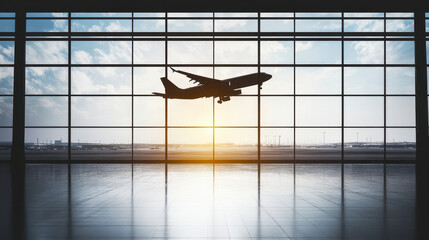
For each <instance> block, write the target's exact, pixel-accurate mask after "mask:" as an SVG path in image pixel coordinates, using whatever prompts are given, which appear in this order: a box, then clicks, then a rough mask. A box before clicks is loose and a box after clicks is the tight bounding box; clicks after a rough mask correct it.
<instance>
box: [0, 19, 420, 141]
mask: <svg viewBox="0 0 429 240" xmlns="http://www.w3.org/2000/svg"><path fill="white" fill-rule="evenodd" d="M304 15H305V14H304ZM304 15H303V16H304ZM57 16H63V15H61V13H58V14H57ZM74 16H79V14H75V15H74ZM112 16H116V15H112ZM124 16H125V15H124ZM126 16H128V15H126ZM219 16H220V15H219ZM209 17H211V15H210V16H209ZM167 24H168V29H169V31H176V32H181V31H187V32H190V31H195V32H212V31H213V25H212V24H213V21H212V20H207V21H206V20H198V21H191V20H186V19H183V20H182V19H174V20H171V19H170V20H168V23H167ZM9 25H10V24H9ZM9 25H8V23H7V22H4V21H3V20H0V29H2V30H1V31H6V30H7V26H9ZM3 26H4V27H3ZM386 27H387V28H386V29H387V31H390V32H396V31H401V32H407V31H413V27H414V26H413V21H412V20H388V21H387V26H386ZM5 29H6V30H5ZM164 29H165V21H164V20H136V21H135V22H134V31H136V32H138V31H142V32H147V31H150V32H156V31H160V32H162V31H164ZM71 30H72V31H73V32H100V31H107V32H130V31H132V29H131V20H126V19H125V20H106V19H102V20H72V23H71ZM214 30H215V31H216V32H235V31H244V32H251V31H257V22H256V20H243V19H239V20H216V23H215V27H214ZM344 30H345V31H346V32H362V31H371V32H383V31H384V25H383V20H357V19H356V20H355V19H350V20H346V21H345V22H344ZM27 31H29V32H31V31H42V32H64V31H68V24H67V20H29V21H27ZM261 31H268V32H272V31H286V32H292V31H293V22H292V20H262V21H261ZM296 31H297V32H308V31H322V32H339V31H341V20H318V21H315V20H297V21H296ZM67 44H68V43H67V41H45V42H42V41H28V42H27V47H26V53H27V55H26V62H27V64H67V61H68V45H67ZM164 44H165V43H164V41H135V42H134V46H133V47H134V52H132V48H131V45H132V43H131V42H130V41H108V40H106V41H73V42H72V44H71V62H72V64H131V63H132V62H131V61H132V54H133V56H134V63H135V64H164V63H165V59H164V57H165V52H164V51H165V45H164ZM383 44H384V43H383V41H379V42H378V41H377V42H371V41H365V39H363V40H362V41H345V42H344V63H346V64H383V63H384V51H383ZM257 46H258V44H257V42H256V41H216V42H215V43H214V44H213V41H212V40H209V41H170V42H168V48H167V51H168V59H167V62H168V63H169V64H213V57H214V63H215V64H256V63H257V62H258V61H257V56H258V54H257ZM213 48H214V51H213ZM294 48H295V49H296V63H297V64H298V65H299V64H340V63H341V42H340V41H297V42H296V46H294V43H293V41H262V42H261V63H262V64H293V62H294V59H293V56H294V53H293V50H294ZM13 49H14V46H13V42H10V41H1V42H0V64H11V63H13V52H14V51H13ZM213 54H214V56H213ZM386 56H387V63H389V64H414V44H413V42H412V41H387V43H386ZM178 69H180V70H183V71H189V72H192V73H195V74H199V75H203V76H207V77H213V71H214V77H215V78H216V79H226V78H230V77H235V76H239V75H243V74H250V73H255V72H257V68H254V67H216V68H215V69H214V70H213V69H212V68H210V67H180V68H178ZM261 71H263V72H267V73H269V74H271V75H273V78H272V79H271V80H269V81H268V82H266V83H264V85H263V88H262V90H261V94H293V93H294V81H293V76H294V69H293V68H292V67H261ZM295 74H296V87H295V93H296V94H297V95H305V94H316V95H321V96H317V97H309V96H297V97H296V99H295V101H296V102H295V104H296V109H295V112H296V116H295V120H296V125H297V126H300V127H305V126H317V127H320V129H319V128H316V129H297V138H296V139H297V144H307V143H308V144H315V143H316V144H317V143H321V141H323V140H322V139H323V136H322V135H325V142H327V143H336V142H339V141H340V140H341V137H339V136H338V131H340V130H339V129H326V128H323V127H325V126H329V127H332V126H339V127H340V126H341V114H342V112H341V97H340V96H326V95H335V94H341V89H342V86H341V74H342V73H341V68H340V67H304V66H297V67H296V68H295ZM164 76H165V69H164V67H135V68H134V69H132V68H130V67H73V68H72V69H71V93H72V94H118V95H121V94H131V93H132V88H131V86H132V85H134V94H151V93H152V92H164V89H163V86H162V84H161V82H160V77H164ZM167 76H168V78H169V79H170V80H171V81H172V82H173V83H175V84H176V85H177V86H179V87H181V88H186V87H190V86H193V84H192V83H190V82H188V80H187V78H186V77H184V76H183V75H180V74H178V73H173V72H172V71H171V70H170V69H168V71H167ZM414 76H415V73H414V68H412V67H388V68H387V69H386V91H387V93H388V94H414ZM132 77H134V83H132ZM67 78H68V72H67V68H66V67H28V68H27V69H26V93H27V94H67V92H68V79H67ZM12 83H13V68H10V67H0V94H11V93H12V85H13V84H12ZM383 84H384V68H383V67H345V68H344V92H345V94H368V95H374V94H383V92H384V86H383ZM242 92H243V94H257V87H256V86H253V87H249V88H245V89H243V90H242ZM323 95H325V96H323ZM131 103H132V98H131V97H127V96H115V97H104V96H103V97H101V96H100V97H77V96H76V97H72V108H71V113H72V116H71V117H72V126H130V125H131V124H132V117H131V116H132V111H133V109H131ZM293 103H294V100H293V97H289V96H283V97H268V96H265V97H264V96H262V97H261V126H283V127H292V126H293V123H294V116H293V113H294V109H293V106H294V104H293ZM344 104H345V105H344V118H345V126H350V127H353V126H380V127H382V126H383V122H384V116H383V109H384V102H383V97H377V96H373V97H372V96H366V97H352V96H346V97H344ZM386 108H387V118H386V122H387V126H415V117H414V97H395V96H389V97H387V102H386ZM11 109H12V98H11V97H0V125H1V126H10V125H11V121H12V112H11ZM164 111H165V103H164V100H163V99H162V98H160V97H154V96H139V97H134V119H133V120H134V125H135V126H159V127H163V126H164V124H165V122H164V120H165V115H164V114H165V113H164ZM167 112H168V125H169V126H205V127H210V126H213V124H215V125H216V126H229V127H232V126H245V127H255V126H257V121H258V118H257V113H258V111H257V98H256V97H252V96H242V97H232V98H231V101H229V102H224V103H223V104H221V105H220V104H217V103H216V104H215V105H214V117H213V100H212V99H211V98H208V99H197V100H171V99H170V100H168V111H167ZM213 118H214V122H213ZM26 125H27V126H49V125H52V126H67V97H27V98H26ZM255 132H256V129H252V128H248V129H230V128H226V129H218V130H216V141H217V142H223V143H230V142H232V143H236V144H256V143H257V132H256V133H255ZM356 132H360V134H359V136H360V137H359V139H361V140H364V139H371V140H372V141H382V138H383V131H382V129H381V128H380V129H348V130H347V131H346V133H345V140H346V141H354V140H355V136H356ZM277 135H281V136H283V137H282V138H281V141H282V143H283V144H288V143H290V141H292V140H291V139H293V132H291V129H263V130H261V138H262V140H263V141H267V142H269V140H265V139H269V137H268V136H271V137H272V138H273V137H274V136H277ZM387 135H388V136H387V141H393V139H394V141H415V140H414V138H415V136H414V135H415V134H414V133H413V131H412V130H411V131H410V130H409V129H398V130H396V129H390V130H388V134H387ZM168 136H169V142H170V143H211V142H212V129H171V130H170V132H169V135H168ZM38 137H39V138H40V139H50V140H53V139H60V138H62V139H63V140H64V141H65V139H67V131H65V130H64V129H50V130H46V129H37V130H36V129H28V130H27V132H26V141H27V142H35V139H36V138H38ZM130 138H131V133H130V130H129V129H112V130H106V129H102V130H99V129H91V130H87V129H75V130H73V131H72V141H77V139H79V141H81V142H85V141H89V142H98V141H101V142H104V143H109V142H116V143H121V142H123V143H129V142H131V140H130ZM135 140H136V142H142V143H162V142H163V141H164V130H163V129H138V130H136V134H135Z"/></svg>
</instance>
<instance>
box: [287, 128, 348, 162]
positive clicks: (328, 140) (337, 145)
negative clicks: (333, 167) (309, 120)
mask: <svg viewBox="0 0 429 240" xmlns="http://www.w3.org/2000/svg"><path fill="white" fill-rule="evenodd" d="M295 156H296V160H319V161H320V160H322V161H326V160H340V159H341V129H339V128H297V129H296V155H295Z"/></svg>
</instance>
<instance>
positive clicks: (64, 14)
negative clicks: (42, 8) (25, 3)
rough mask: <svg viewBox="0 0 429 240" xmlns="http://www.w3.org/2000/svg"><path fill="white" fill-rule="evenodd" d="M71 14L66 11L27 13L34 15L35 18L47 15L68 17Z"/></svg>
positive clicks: (50, 16) (29, 15)
mask: <svg viewBox="0 0 429 240" xmlns="http://www.w3.org/2000/svg"><path fill="white" fill-rule="evenodd" d="M68 16H69V14H68V13H65V12H32V13H27V17H34V18H38V17H40V18H42V17H43V18H45V17H49V18H66V17H68Z"/></svg>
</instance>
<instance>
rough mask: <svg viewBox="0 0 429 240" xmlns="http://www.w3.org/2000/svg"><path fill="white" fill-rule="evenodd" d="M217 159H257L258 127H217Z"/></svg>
mask: <svg viewBox="0 0 429 240" xmlns="http://www.w3.org/2000/svg"><path fill="white" fill-rule="evenodd" d="M215 144H216V146H215V160H217V161H219V160H257V159H258V130H257V129H256V128H216V129H215Z"/></svg>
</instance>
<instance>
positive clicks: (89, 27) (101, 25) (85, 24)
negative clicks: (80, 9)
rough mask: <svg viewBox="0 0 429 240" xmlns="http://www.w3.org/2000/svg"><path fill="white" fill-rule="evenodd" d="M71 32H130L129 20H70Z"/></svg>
mask: <svg viewBox="0 0 429 240" xmlns="http://www.w3.org/2000/svg"><path fill="white" fill-rule="evenodd" d="M71 31H72V32H131V20H124V19H121V20H119V19H115V20H110V19H109V20H99V19H79V20H71Z"/></svg>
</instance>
